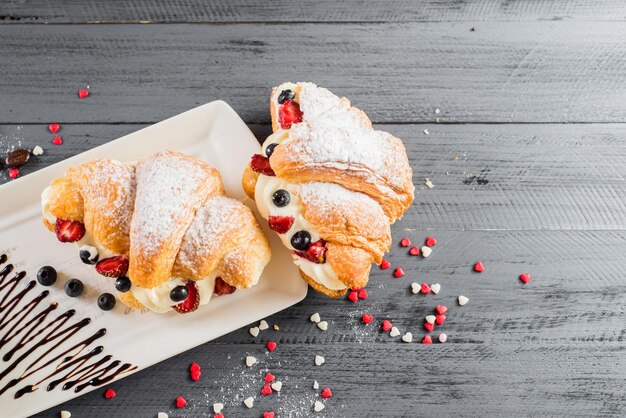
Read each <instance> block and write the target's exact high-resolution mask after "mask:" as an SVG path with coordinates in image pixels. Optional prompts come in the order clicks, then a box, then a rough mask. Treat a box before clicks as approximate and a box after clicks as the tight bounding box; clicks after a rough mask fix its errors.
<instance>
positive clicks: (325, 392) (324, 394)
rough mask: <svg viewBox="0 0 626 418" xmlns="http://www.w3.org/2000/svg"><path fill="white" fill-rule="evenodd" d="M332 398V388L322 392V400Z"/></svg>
mask: <svg viewBox="0 0 626 418" xmlns="http://www.w3.org/2000/svg"><path fill="white" fill-rule="evenodd" d="M331 396H333V393H332V392H331V391H330V388H324V390H322V398H324V399H327V398H330V397H331Z"/></svg>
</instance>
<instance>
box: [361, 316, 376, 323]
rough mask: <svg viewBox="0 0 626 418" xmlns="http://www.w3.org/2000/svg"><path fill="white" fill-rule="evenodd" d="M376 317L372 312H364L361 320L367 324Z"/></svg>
mask: <svg viewBox="0 0 626 418" xmlns="http://www.w3.org/2000/svg"><path fill="white" fill-rule="evenodd" d="M373 319H374V317H373V316H372V315H370V314H363V315H362V316H361V321H363V323H364V324H365V325H367V324H369V323H370V322H372V320H373Z"/></svg>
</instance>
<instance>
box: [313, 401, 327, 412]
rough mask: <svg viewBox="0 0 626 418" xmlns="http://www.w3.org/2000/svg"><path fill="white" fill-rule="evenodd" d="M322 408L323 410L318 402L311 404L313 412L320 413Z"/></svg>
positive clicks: (321, 404)
mask: <svg viewBox="0 0 626 418" xmlns="http://www.w3.org/2000/svg"><path fill="white" fill-rule="evenodd" d="M324 408H325V406H324V404H323V403H321V402H320V401H315V403H314V404H313V410H314V411H315V412H321V411H322V410H323V409H324Z"/></svg>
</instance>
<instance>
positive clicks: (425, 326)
mask: <svg viewBox="0 0 626 418" xmlns="http://www.w3.org/2000/svg"><path fill="white" fill-rule="evenodd" d="M424 328H426V329H427V330H428V332H432V331H433V330H434V329H435V324H431V323H430V322H424Z"/></svg>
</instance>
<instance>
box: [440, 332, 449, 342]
mask: <svg viewBox="0 0 626 418" xmlns="http://www.w3.org/2000/svg"><path fill="white" fill-rule="evenodd" d="M446 341H448V336H447V335H446V334H439V342H440V343H445V342H446Z"/></svg>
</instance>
